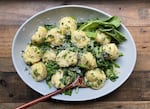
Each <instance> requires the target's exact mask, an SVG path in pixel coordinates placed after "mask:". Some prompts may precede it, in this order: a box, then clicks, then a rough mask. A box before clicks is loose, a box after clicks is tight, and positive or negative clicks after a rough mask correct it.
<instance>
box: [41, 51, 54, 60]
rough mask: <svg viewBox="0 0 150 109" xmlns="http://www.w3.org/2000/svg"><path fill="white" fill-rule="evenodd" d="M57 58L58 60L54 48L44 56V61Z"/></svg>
mask: <svg viewBox="0 0 150 109" xmlns="http://www.w3.org/2000/svg"><path fill="white" fill-rule="evenodd" d="M55 60H56V52H55V51H54V50H52V49H51V50H47V51H46V52H45V53H44V55H43V57H42V61H43V62H48V61H55Z"/></svg>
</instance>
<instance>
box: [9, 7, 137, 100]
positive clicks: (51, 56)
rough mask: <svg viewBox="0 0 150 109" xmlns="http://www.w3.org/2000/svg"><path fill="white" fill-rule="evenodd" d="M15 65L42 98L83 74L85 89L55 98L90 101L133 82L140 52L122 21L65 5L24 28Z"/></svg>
mask: <svg viewBox="0 0 150 109" xmlns="http://www.w3.org/2000/svg"><path fill="white" fill-rule="evenodd" d="M12 60H13V64H14V67H15V69H16V71H17V74H18V75H19V76H20V78H21V79H22V80H23V81H24V83H25V84H27V85H28V86H29V87H30V88H32V89H33V90H35V91H36V92H38V93H40V94H42V95H46V94H48V93H51V92H53V91H55V90H57V89H62V88H64V87H65V86H67V85H69V84H71V83H72V82H73V81H75V80H76V78H77V77H78V75H80V76H81V77H82V78H83V80H84V83H85V85H86V86H87V87H86V88H80V87H75V88H73V89H69V90H66V91H64V92H63V93H61V94H58V95H56V96H53V97H52V99H56V100H62V101H86V100H92V99H96V98H100V97H102V96H105V95H107V94H109V93H111V92H112V91H114V90H116V89H117V88H119V87H120V86H121V85H122V84H123V83H124V82H125V81H126V80H127V79H128V78H129V76H130V75H131V73H132V71H133V70H134V66H135V62H136V47H135V43H134V40H133V38H132V36H131V34H130V32H129V31H128V29H127V28H126V27H125V26H124V25H123V24H122V23H121V18H119V17H118V16H111V15H109V14H107V13H106V12H103V11H101V10H98V9H95V8H92V7H87V6H82V5H65V6H57V7H53V8H49V9H46V10H43V11H41V12H38V13H37V14H35V15H33V16H32V17H30V18H29V19H28V20H26V21H25V22H24V23H23V24H22V25H21V27H20V28H19V29H18V31H17V32H16V34H15V37H14V40H13V44H12ZM129 61H130V62H129Z"/></svg>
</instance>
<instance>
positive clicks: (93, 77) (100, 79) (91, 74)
mask: <svg viewBox="0 0 150 109" xmlns="http://www.w3.org/2000/svg"><path fill="white" fill-rule="evenodd" d="M105 80H106V75H105V73H104V71H102V70H100V69H98V68H97V69H94V70H89V71H87V72H86V73H85V82H86V84H87V85H88V86H89V87H91V88H93V89H100V88H101V87H103V86H104V83H105Z"/></svg>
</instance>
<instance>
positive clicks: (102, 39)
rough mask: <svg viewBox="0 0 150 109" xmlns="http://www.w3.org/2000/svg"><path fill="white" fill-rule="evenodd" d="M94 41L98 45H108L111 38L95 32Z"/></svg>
mask: <svg viewBox="0 0 150 109" xmlns="http://www.w3.org/2000/svg"><path fill="white" fill-rule="evenodd" d="M95 41H96V42H97V43H100V44H108V43H110V41H111V37H109V36H108V35H106V34H105V33H102V32H101V33H100V32H97V36H96V39H95Z"/></svg>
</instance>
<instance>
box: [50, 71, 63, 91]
mask: <svg viewBox="0 0 150 109" xmlns="http://www.w3.org/2000/svg"><path fill="white" fill-rule="evenodd" d="M62 78H63V70H57V71H56V72H55V74H54V75H53V76H52V78H51V83H52V85H53V86H54V87H56V88H64V87H65V85H64V84H63V83H62V81H61V79H62Z"/></svg>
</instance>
